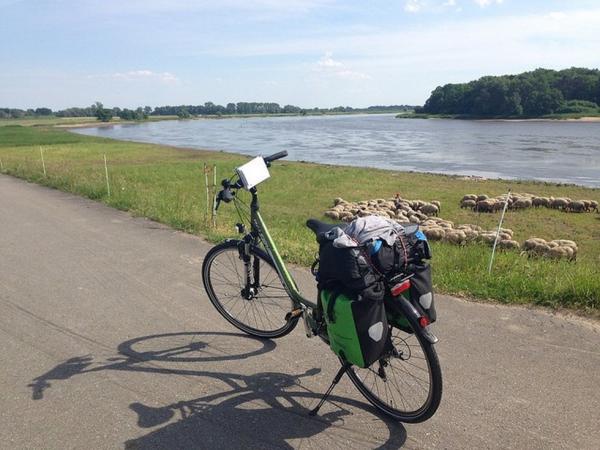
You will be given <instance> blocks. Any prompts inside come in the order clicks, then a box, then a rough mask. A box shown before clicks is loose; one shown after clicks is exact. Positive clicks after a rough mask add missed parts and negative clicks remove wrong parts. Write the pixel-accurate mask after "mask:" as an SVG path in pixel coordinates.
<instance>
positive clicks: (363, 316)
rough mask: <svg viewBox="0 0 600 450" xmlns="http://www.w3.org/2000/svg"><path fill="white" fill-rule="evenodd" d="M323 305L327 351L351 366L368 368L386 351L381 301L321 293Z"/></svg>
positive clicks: (386, 335) (386, 329)
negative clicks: (328, 349) (327, 341)
mask: <svg viewBox="0 0 600 450" xmlns="http://www.w3.org/2000/svg"><path fill="white" fill-rule="evenodd" d="M319 298H320V300H321V304H322V305H323V310H324V311H323V312H324V314H325V321H326V323H327V335H328V337H329V346H330V347H331V350H333V352H334V353H335V354H336V355H338V356H339V357H340V358H342V359H343V360H344V361H347V362H349V363H351V364H354V365H355V366H358V367H369V366H370V365H371V364H373V363H374V362H375V361H377V360H378V359H379V358H381V355H382V354H383V353H384V352H385V351H386V350H388V349H389V348H390V347H389V345H390V336H389V327H388V322H387V317H386V311H385V307H384V304H383V301H380V300H374V301H372V300H367V299H362V300H356V299H353V298H351V297H348V296H346V295H345V294H342V293H339V292H336V291H335V290H333V291H331V290H328V289H324V290H322V291H321V292H320V294H319Z"/></svg>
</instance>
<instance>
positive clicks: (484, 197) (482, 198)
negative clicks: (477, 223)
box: [477, 194, 489, 202]
mask: <svg viewBox="0 0 600 450" xmlns="http://www.w3.org/2000/svg"><path fill="white" fill-rule="evenodd" d="M488 198H489V197H488V196H487V195H485V194H482V195H478V196H477V201H478V202H481V201H483V200H487V199H488Z"/></svg>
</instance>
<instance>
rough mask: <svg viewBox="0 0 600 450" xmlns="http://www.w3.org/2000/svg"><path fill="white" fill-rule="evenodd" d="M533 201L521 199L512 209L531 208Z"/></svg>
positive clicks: (516, 201)
mask: <svg viewBox="0 0 600 450" xmlns="http://www.w3.org/2000/svg"><path fill="white" fill-rule="evenodd" d="M531 205H532V201H531V200H530V199H528V198H519V199H517V200H515V202H514V203H513V204H512V205H511V208H512V209H525V208H531Z"/></svg>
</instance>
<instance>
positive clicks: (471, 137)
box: [74, 114, 600, 187]
mask: <svg viewBox="0 0 600 450" xmlns="http://www.w3.org/2000/svg"><path fill="white" fill-rule="evenodd" d="M74 131H75V132H77V133H82V134H87V135H94V136H101V137H110V138H115V139H122V140H132V141H140V142H152V143H157V144H167V145H174V146H179V147H188V148H199V149H213V150H224V151H229V152H236V153H243V154H247V155H263V156H265V155H268V154H271V153H275V152H278V151H281V150H287V151H288V152H289V154H290V159H294V160H303V161H313V162H319V163H328V164H343V165H352V166H363V167H365V166H368V167H378V168H384V169H393V170H403V171H408V170H413V171H418V172H437V173H445V174H460V175H476V176H482V177H486V178H506V179H535V180H541V181H553V182H562V183H574V184H579V185H585V186H591V187H600V123H598V122H596V123H582V122H563V121H560V122H558V121H548V122H542V121H540V122H536V121H525V122H507V121H466V120H449V119H429V120H423V119H396V118H395V117H394V116H393V115H387V114H386V115H350V116H312V117H311V116H308V117H272V118H244V119H222V120H216V119H215V120H173V121H160V122H144V123H140V124H135V125H117V124H116V125H113V126H108V127H97V128H81V129H77V130H74Z"/></svg>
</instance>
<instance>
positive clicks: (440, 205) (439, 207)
mask: <svg viewBox="0 0 600 450" xmlns="http://www.w3.org/2000/svg"><path fill="white" fill-rule="evenodd" d="M431 204H432V205H435V206H437V209H438V212H440V211H441V210H442V202H440V201H439V200H432V201H431Z"/></svg>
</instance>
